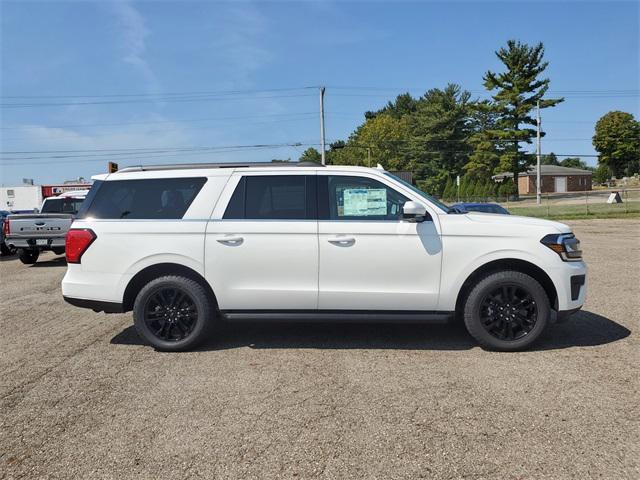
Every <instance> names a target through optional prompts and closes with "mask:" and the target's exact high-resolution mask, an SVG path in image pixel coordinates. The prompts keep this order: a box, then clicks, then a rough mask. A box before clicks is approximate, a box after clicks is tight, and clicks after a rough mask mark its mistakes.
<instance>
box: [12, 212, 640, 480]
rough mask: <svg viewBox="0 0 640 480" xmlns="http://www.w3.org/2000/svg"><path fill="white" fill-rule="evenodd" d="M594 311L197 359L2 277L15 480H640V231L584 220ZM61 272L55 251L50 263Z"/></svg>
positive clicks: (24, 278) (299, 333)
mask: <svg viewBox="0 0 640 480" xmlns="http://www.w3.org/2000/svg"><path fill="white" fill-rule="evenodd" d="M571 223H572V225H573V226H574V227H575V231H576V233H577V234H578V236H579V237H580V239H581V240H582V244H583V248H584V251H585V256H586V259H587V262H588V263H589V266H590V284H589V292H588V296H587V298H588V299H587V303H586V305H585V308H584V310H583V311H582V312H580V313H579V314H576V315H575V316H574V317H573V318H572V319H571V320H570V321H569V322H568V323H566V324H562V325H556V326H554V327H552V328H551V329H550V330H549V331H548V333H547V335H546V337H545V338H544V340H543V341H541V342H540V343H539V345H538V347H537V348H536V349H534V350H531V351H528V352H525V353H516V354H508V353H491V352H485V351H483V350H481V349H480V348H478V347H477V346H476V345H475V344H474V342H473V341H472V340H471V339H470V337H469V336H468V335H467V334H466V332H465V331H464V329H463V328H460V327H459V326H423V325H406V326H386V325H342V326H336V325H314V326H305V325H288V326H275V325H271V326H259V325H248V326H247V325H245V326H233V327H226V329H225V331H224V332H223V337H222V338H221V339H219V340H217V341H215V342H214V341H212V342H211V343H210V344H209V345H207V346H206V347H205V348H203V349H201V350H200V351H197V352H191V353H181V354H169V353H158V352H155V351H154V350H152V349H151V348H149V347H146V346H144V345H142V344H141V342H140V340H139V339H138V337H137V335H136V334H135V331H134V330H133V328H132V326H131V324H132V321H131V317H130V315H129V314H125V315H109V316H107V315H104V314H96V313H93V312H91V311H87V310H82V309H77V308H74V307H71V306H69V305H66V304H65V303H64V302H63V301H62V297H61V294H60V280H61V278H62V276H63V275H64V272H65V263H64V260H63V259H61V258H59V257H55V256H53V255H52V254H47V255H45V256H44V258H43V259H42V260H41V261H40V262H39V263H38V264H36V265H34V266H31V267H29V266H25V265H22V264H21V263H20V262H19V261H17V260H16V259H15V258H3V259H2V260H3V261H2V262H1V263H0V273H1V277H0V278H1V294H2V305H1V307H0V328H1V329H2V337H1V338H2V339H1V348H0V374H1V376H0V426H1V430H0V477H4V478H81V479H88V478H113V479H122V478H150V479H156V478H209V479H212V478H260V479H264V478H315V477H321V478H340V479H343V478H358V479H361V478H384V479H390V478H412V479H413V478H491V477H492V478H514V479H519V478H553V479H557V478H580V479H584V478H611V479H621V478H633V479H637V478H640V467H639V459H640V451H639V450H640V448H639V445H640V438H639V437H640V436H639V433H638V432H639V431H640V428H639V425H638V423H639V421H638V419H639V418H640V411H639V410H640V409H639V407H638V404H639V395H638V386H639V382H638V360H639V358H638V357H639V349H638V344H639V341H638V338H639V336H638V320H639V319H640V301H639V294H640V289H639V285H640V273H639V270H640V268H639V267H640V221H639V220H589V221H576V222H571ZM41 258H42V257H41Z"/></svg>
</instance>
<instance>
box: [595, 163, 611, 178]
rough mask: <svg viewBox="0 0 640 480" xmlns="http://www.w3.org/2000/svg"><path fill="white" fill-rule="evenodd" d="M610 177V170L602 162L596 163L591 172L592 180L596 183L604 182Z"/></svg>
mask: <svg viewBox="0 0 640 480" xmlns="http://www.w3.org/2000/svg"><path fill="white" fill-rule="evenodd" d="M610 178H611V170H609V167H607V166H606V165H605V164H604V163H601V164H599V165H598V167H597V168H596V169H595V171H594V172H593V181H594V182H597V183H605V182H607V181H609V179H610Z"/></svg>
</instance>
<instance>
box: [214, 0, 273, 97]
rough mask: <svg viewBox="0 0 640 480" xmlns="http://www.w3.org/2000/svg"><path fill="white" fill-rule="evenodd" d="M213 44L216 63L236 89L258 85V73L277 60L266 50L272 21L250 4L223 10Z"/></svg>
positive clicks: (216, 27) (217, 23)
mask: <svg viewBox="0 0 640 480" xmlns="http://www.w3.org/2000/svg"><path fill="white" fill-rule="evenodd" d="M215 25H216V26H215V27H214V29H215V30H214V32H213V33H214V38H215V39H214V41H213V45H212V47H213V48H212V52H213V61H214V62H215V63H216V64H217V66H218V68H220V69H221V70H222V72H221V73H222V75H224V76H225V77H226V78H227V79H228V81H229V82H230V83H232V84H233V85H234V88H235V87H248V86H252V85H253V84H254V78H253V76H254V74H255V73H256V72H257V71H258V70H260V69H261V68H262V67H264V66H265V65H267V64H268V63H270V62H271V61H272V60H273V54H272V53H271V52H270V51H269V50H267V49H266V48H265V47H264V43H265V40H266V36H267V34H268V31H269V29H268V27H269V25H268V22H267V19H266V17H265V16H264V15H262V14H261V13H260V12H258V10H257V9H256V8H254V7H252V6H250V5H243V6H238V7H234V8H231V9H229V10H226V9H225V11H220V18H219V21H217V22H216V23H215Z"/></svg>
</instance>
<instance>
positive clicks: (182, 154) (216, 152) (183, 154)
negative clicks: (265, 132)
mask: <svg viewBox="0 0 640 480" xmlns="http://www.w3.org/2000/svg"><path fill="white" fill-rule="evenodd" d="M318 145H319V144H318V143H299V144H298V143H294V144H290V145H276V146H270V147H246V148H227V149H220V150H214V151H205V152H180V153H168V154H154V155H146V154H143V155H131V156H128V157H127V158H126V159H125V160H137V159H141V160H147V159H152V160H156V159H162V158H175V157H181V158H182V157H186V156H193V155H207V156H211V155H220V154H224V153H233V152H246V151H252V150H277V149H281V148H296V147H300V146H318ZM43 158H47V157H43ZM105 160H106V159H105V158H86V157H82V158H75V159H60V160H58V159H55V162H52V161H51V160H49V161H38V162H21V163H0V165H4V166H5V167H8V166H19V165H23V164H24V165H52V163H55V164H56V165H57V164H60V163H63V164H69V163H84V162H104V161H105ZM119 161H122V160H119Z"/></svg>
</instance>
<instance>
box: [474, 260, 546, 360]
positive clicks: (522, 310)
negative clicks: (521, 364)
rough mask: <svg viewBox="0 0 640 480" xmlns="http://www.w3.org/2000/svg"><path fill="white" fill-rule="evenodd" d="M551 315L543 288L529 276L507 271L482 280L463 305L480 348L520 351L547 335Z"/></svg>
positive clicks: (490, 275)
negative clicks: (546, 330) (545, 331)
mask: <svg viewBox="0 0 640 480" xmlns="http://www.w3.org/2000/svg"><path fill="white" fill-rule="evenodd" d="M550 314H551V306H550V303H549V297H548V296H547V293H546V292H545V290H544V288H542V285H540V283H538V281H537V280H535V279H534V278H532V277H530V276H529V275H527V274H524V273H521V272H517V271H511V270H505V271H501V272H496V273H492V274H489V275H487V276H486V277H484V278H482V279H481V280H480V281H479V282H478V283H477V284H476V286H475V287H474V288H473V289H472V290H471V292H469V295H468V296H467V298H466V300H465V303H464V323H465V325H466V327H467V330H468V331H469V333H470V334H471V336H472V337H473V338H475V339H476V340H477V341H478V343H479V344H480V346H482V347H483V348H486V349H489V350H499V351H506V352H509V351H518V350H523V349H525V348H527V347H529V346H530V345H532V344H533V343H534V342H535V341H536V340H537V339H538V338H540V335H541V334H542V333H543V332H544V329H545V328H546V326H547V324H548V323H549V317H550Z"/></svg>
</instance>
